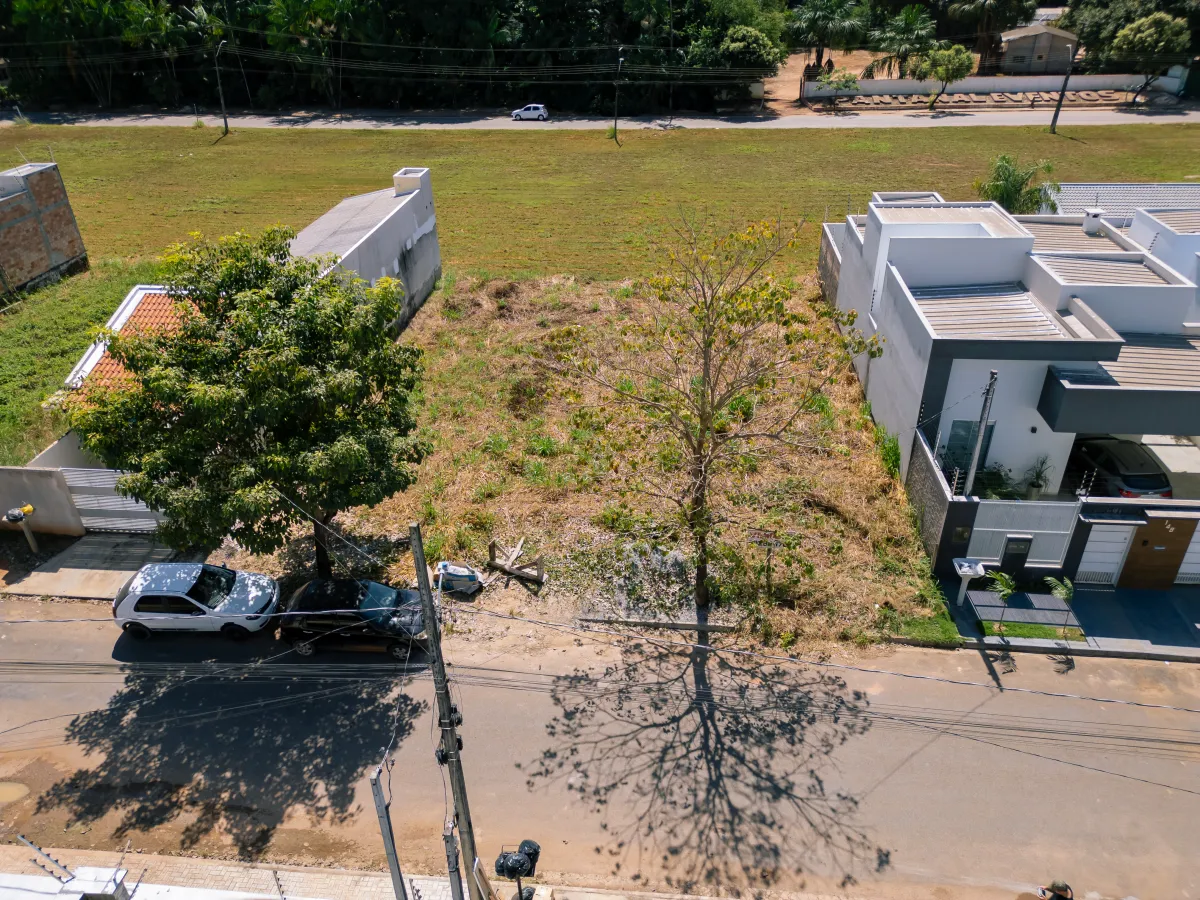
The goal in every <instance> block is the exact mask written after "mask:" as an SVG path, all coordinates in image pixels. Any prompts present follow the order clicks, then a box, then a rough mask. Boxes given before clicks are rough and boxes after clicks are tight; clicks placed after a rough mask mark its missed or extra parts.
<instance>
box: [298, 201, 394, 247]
mask: <svg viewBox="0 0 1200 900" xmlns="http://www.w3.org/2000/svg"><path fill="white" fill-rule="evenodd" d="M412 196H413V195H412V193H411V192H409V193H404V194H400V195H399V196H397V195H396V190H395V188H390V187H389V188H385V189H384V190H381V191H372V192H371V193H369V194H359V195H358V196H356V197H347V198H346V199H345V200H343V201H342V202H341V203H339V204H338V205H337V206H335V207H334V208H333V209H331V210H330V211H329V212H327V213H325V215H323V216H321V217H320V218H319V219H317V220H316V221H315V222H313V223H312V224H311V225H309V226H308V227H307V228H305V229H304V230H303V231H301V232H300V233H299V234H298V235H296V237H295V239H294V240H293V241H292V253H294V254H295V255H296V256H322V255H324V254H326V253H332V254H333V255H334V256H336V257H338V259H341V258H342V257H343V256H345V255H346V254H347V253H349V252H350V250H352V249H353V248H354V245H355V244H357V243H358V242H359V241H361V240H362V239H363V238H364V237H366V236H367V235H368V234H369V233H370V232H371V231H372V230H373V229H374V228H375V226H376V225H378V224H379V223H380V222H382V221H383V220H384V219H386V218H387V217H388V216H390V215H391V214H392V213H393V212H395V210H396V209H397V208H398V207H400V206H402V205H403V204H404V203H405V202H406V201H408V200H409V199H410V198H411V197H412Z"/></svg>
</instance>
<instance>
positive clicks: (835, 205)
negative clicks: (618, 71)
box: [0, 125, 1200, 464]
mask: <svg viewBox="0 0 1200 900" xmlns="http://www.w3.org/2000/svg"><path fill="white" fill-rule="evenodd" d="M218 138H220V133H219V132H218V131H217V130H215V129H211V128H209V129H188V128H161V129H159V128H126V129H119V128H86V127H41V126H38V127H24V128H0V163H3V164H4V165H5V166H8V165H13V164H17V163H20V162H21V156H20V154H19V153H18V149H19V150H20V151H21V152H23V153H24V154H25V155H26V156H28V157H29V158H30V159H41V158H46V157H48V156H49V150H48V149H47V148H51V149H52V150H53V154H54V157H55V159H57V161H58V163H59V165H60V166H61V168H62V172H63V176H64V178H65V180H66V183H67V187H68V190H69V191H70V195H71V201H72V204H73V206H74V209H75V215H76V218H77V219H78V221H79V224H80V228H81V230H82V232H83V237H84V241H85V242H86V244H87V247H88V251H89V253H90V255H91V258H92V261H93V265H94V269H93V272H92V273H90V274H88V275H86V276H81V277H77V278H74V279H71V280H70V281H69V282H67V283H66V284H62V285H58V286H55V287H52V288H50V289H48V290H45V291H42V292H40V293H38V294H37V295H35V296H33V297H31V298H29V299H27V300H25V301H24V302H23V303H22V304H20V305H18V306H17V307H15V308H14V309H13V310H11V311H8V312H3V313H0V464H11V463H21V462H24V461H26V460H27V459H28V458H29V457H30V456H32V455H33V453H34V452H36V451H37V450H38V449H40V448H41V446H42V445H43V444H44V442H45V440H46V439H47V438H48V437H50V436H52V435H53V434H54V432H55V431H56V430H57V429H58V428H59V426H60V423H58V422H57V421H56V420H54V419H53V417H50V416H47V414H45V413H44V412H43V411H42V410H41V409H40V406H39V404H40V402H41V400H42V399H43V397H45V396H46V395H47V394H49V393H51V392H53V391H54V390H56V389H57V388H58V387H59V385H60V384H61V381H62V378H63V377H64V376H65V375H66V374H67V373H68V372H69V371H70V368H71V366H72V365H73V364H74V362H75V360H76V359H77V358H78V355H79V353H80V352H81V351H82V350H83V348H84V347H86V345H87V343H88V332H89V329H90V328H91V327H93V326H95V325H98V324H102V323H103V322H104V320H105V319H106V318H107V316H108V315H109V314H110V313H111V312H112V310H113V309H114V308H115V307H116V305H117V303H119V302H120V299H121V297H123V296H124V294H125V292H126V291H127V290H128V287H129V285H131V284H133V283H136V282H137V281H139V280H147V279H150V278H152V277H153V274H152V268H150V267H147V266H145V265H144V264H143V261H144V260H148V259H151V258H153V257H154V256H156V255H157V254H158V253H159V252H160V251H161V250H162V249H163V247H164V246H165V245H167V244H169V243H170V242H172V241H176V240H180V239H182V238H184V237H185V236H186V235H187V233H188V232H191V231H197V230H198V231H204V232H207V233H209V234H219V233H225V232H229V231H233V230H236V229H239V228H245V229H257V228H261V227H263V226H265V225H268V224H272V223H275V222H284V223H287V224H290V225H294V226H303V225H305V224H307V223H308V222H310V221H312V219H314V218H315V217H316V216H318V215H320V214H321V213H323V212H324V211H326V210H327V209H329V208H330V207H331V206H333V205H334V204H335V203H336V202H337V201H338V200H340V199H341V198H343V197H345V196H348V195H350V194H355V193H361V192H363V191H369V190H376V189H379V188H382V187H385V186H387V184H388V183H389V178H390V175H391V173H392V172H393V171H394V170H396V169H398V168H400V167H401V166H406V165H408V166H411V165H424V166H430V167H431V168H432V169H433V183H434V192H435V198H436V199H435V202H436V204H437V214H438V230H439V235H440V238H441V244H442V254H443V260H444V264H445V266H446V268H447V270H449V271H457V272H460V273H475V274H479V273H492V274H503V275H508V276H519V275H523V274H553V273H565V274H572V275H575V276H577V277H580V278H584V279H589V278H591V279H606V280H607V279H622V278H627V277H634V276H639V275H643V274H646V273H647V272H649V271H650V270H651V268H652V266H653V255H652V253H651V252H650V246H649V244H650V237H649V235H650V234H651V233H652V232H653V231H654V230H655V229H657V228H661V227H663V225H664V224H665V223H669V222H670V221H671V220H672V219H673V218H674V217H675V216H677V215H678V211H679V209H680V207H687V208H691V209H708V210H710V211H712V212H713V213H714V214H716V215H720V216H728V217H730V219H731V221H733V220H736V219H745V218H757V217H764V216H775V215H783V216H785V217H787V218H789V219H797V218H800V217H803V218H806V219H807V220H809V221H810V222H812V223H814V224H815V223H817V222H819V221H820V220H821V219H822V218H823V217H824V216H825V214H826V212H827V211H828V213H829V215H830V216H831V217H833V218H837V217H839V216H841V215H844V213H845V211H846V208H847V204H849V205H850V206H851V207H853V208H854V209H857V210H860V211H861V209H862V208H863V207H864V205H865V203H866V201H867V199H868V197H869V195H870V192H871V191H872V190H876V189H885V188H891V189H925V188H936V189H938V190H940V191H941V192H942V193H943V194H944V195H945V196H947V197H948V198H950V199H966V198H970V197H972V196H973V192H972V188H971V182H972V181H973V180H974V179H975V178H976V177H978V176H979V174H980V173H981V172H983V170H984V168H985V166H986V164H987V162H988V160H989V159H990V158H991V157H993V156H994V155H995V154H996V153H998V152H1000V151H1005V152H1009V153H1015V154H1017V155H1019V156H1021V157H1022V158H1026V159H1036V158H1045V159H1049V160H1051V161H1052V162H1054V164H1055V166H1056V168H1055V176H1056V177H1059V178H1061V179H1063V180H1098V181H1104V180H1110V179H1126V180H1159V179H1171V180H1181V179H1183V178H1184V177H1185V176H1189V175H1197V174H1200V126H1189V125H1132V126H1120V127H1102V128H1070V129H1066V130H1065V131H1064V132H1063V133H1062V134H1060V135H1058V136H1057V137H1056V136H1053V135H1050V134H1047V133H1045V132H1044V131H1043V130H1040V129H1036V128H1011V129H997V128H983V129H974V128H947V129H894V130H874V131H872V130H848V131H833V130H830V131H817V130H813V131H785V130H780V131H753V132H751V131H741V130H721V131H686V130H680V131H674V132H658V131H634V132H626V133H625V135H624V136H623V139H622V146H621V147H619V148H618V147H617V146H616V145H615V144H614V143H613V142H612V141H610V140H607V139H606V138H605V137H604V136H603V134H602V133H600V132H569V131H551V132H546V131H538V132H532V131H531V132H524V133H521V132H508V131H505V132H498V131H497V132H488V131H461V132H457V131H456V132H450V131H315V130H314V131H300V130H296V131H284V130H275V131H270V130H258V131H254V130H249V131H244V132H235V133H233V134H231V135H230V136H229V137H227V138H224V139H220V140H218ZM816 247H817V229H816V228H815V227H813V225H810V226H809V227H808V228H807V229H806V230H805V232H804V240H803V241H802V242H801V245H800V246H799V247H798V248H797V249H796V250H795V251H794V252H793V253H792V254H791V255H790V256H789V257H787V258H786V259H785V260H784V262H785V265H786V266H787V267H788V268H791V269H793V270H795V271H807V270H809V269H810V268H811V267H812V264H813V263H814V261H815V258H816ZM112 260H122V261H123V262H120V263H116V262H110V261H112Z"/></svg>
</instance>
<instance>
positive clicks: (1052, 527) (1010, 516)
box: [967, 500, 1079, 565]
mask: <svg viewBox="0 0 1200 900" xmlns="http://www.w3.org/2000/svg"><path fill="white" fill-rule="evenodd" d="M1078 517H1079V504H1078V503H1056V502H1053V501H1046V502H1044V501H1041V500H1034V501H1029V502H1026V501H1023V500H980V501H979V512H978V513H976V515H975V525H974V528H973V529H972V531H971V543H970V545H969V547H968V549H967V556H970V557H972V558H974V559H982V560H985V561H987V562H999V561H1000V554H1001V553H1003V552H1004V541H1005V539H1006V538H1007V537H1008V535H1010V534H1032V535H1033V546H1032V547H1031V548H1030V550H1029V559H1028V562H1029V563H1030V564H1031V565H1062V562H1063V558H1064V557H1065V556H1066V554H1067V544H1068V543H1070V540H1071V533H1072V532H1073V531H1074V530H1075V521H1076V520H1077V519H1078Z"/></svg>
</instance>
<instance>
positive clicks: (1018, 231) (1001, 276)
mask: <svg viewBox="0 0 1200 900" xmlns="http://www.w3.org/2000/svg"><path fill="white" fill-rule="evenodd" d="M1129 187H1131V188H1135V186H1129ZM1198 205H1200V204H1198ZM1198 260H1200V213H1198V212H1197V211H1196V210H1194V209H1187V208H1162V207H1161V206H1158V205H1150V206H1139V207H1135V208H1133V209H1126V210H1120V211H1118V212H1117V214H1115V215H1111V216H1110V215H1109V214H1108V212H1107V211H1106V210H1105V209H1103V208H1099V207H1088V208H1086V209H1084V210H1081V211H1079V212H1077V213H1070V214H1049V213H1047V214H1041V215H1033V216H1013V215H1010V214H1009V213H1007V212H1006V211H1005V210H1003V209H1002V208H1000V207H999V206H997V205H996V204H993V203H983V202H972V203H949V202H946V201H944V200H943V199H942V197H941V196H940V195H938V194H936V193H929V192H922V193H903V192H900V193H887V192H881V193H876V194H874V195H873V196H872V199H871V202H870V203H869V204H868V207H867V212H866V213H865V214H864V215H856V216H847V218H846V220H845V221H843V222H836V223H833V222H831V223H826V224H825V225H824V226H823V230H822V235H821V262H820V277H821V282H822V287H823V289H824V292H825V296H826V298H827V299H828V300H829V301H830V302H832V303H834V304H836V306H837V307H838V308H839V309H841V310H843V311H847V312H848V311H850V310H854V311H855V312H856V314H857V320H856V327H859V328H861V329H862V330H863V331H864V332H865V333H866V334H868V335H871V334H879V335H880V337H881V338H883V340H884V342H885V343H884V345H883V347H884V350H883V354H882V356H880V357H878V358H877V359H867V358H865V357H863V358H859V359H857V360H856V361H855V366H856V369H857V372H858V375H859V378H860V380H861V382H862V385H863V388H864V391H865V393H866V396H867V399H868V400H869V401H870V403H871V408H872V413H873V415H874V416H875V419H876V422H877V423H878V424H880V425H882V426H883V427H885V428H886V429H887V430H888V431H889V432H890V433H892V434H895V435H897V436H898V437H899V440H900V446H901V450H902V460H901V473H902V477H903V478H904V479H905V482H906V484H907V486H908V488H909V495H910V498H911V500H912V502H913V503H914V506H915V507H916V509H917V511H918V514H919V516H920V519H921V532H922V539H923V541H924V543H925V545H926V548H927V549H928V551H929V553H930V555H931V557H932V558H933V561H934V565H935V569H936V571H937V572H938V573H939V574H943V575H947V574H952V573H953V571H954V568H953V560H954V559H956V558H971V559H979V560H983V561H985V562H987V563H990V564H994V565H1000V564H1002V563H1004V561H1005V560H1006V559H1012V560H1017V562H1016V563H1014V564H1016V565H1019V567H1020V568H1028V569H1030V570H1031V571H1033V572H1035V573H1036V572H1041V573H1044V574H1056V575H1062V574H1065V575H1067V576H1068V577H1071V578H1077V579H1081V580H1084V581H1108V582H1113V583H1123V584H1125V585H1127V586H1134V587H1136V586H1147V585H1149V584H1151V583H1154V584H1159V583H1161V582H1162V580H1163V579H1164V578H1166V577H1168V576H1169V577H1170V578H1171V579H1172V583H1173V582H1174V580H1180V579H1182V580H1188V579H1190V578H1193V577H1195V578H1197V579H1198V580H1200V539H1198V540H1197V542H1196V544H1195V546H1194V547H1193V545H1192V541H1191V538H1192V536H1193V534H1194V533H1195V530H1196V529H1195V526H1196V522H1197V520H1198V519H1200V477H1195V476H1200V437H1192V436H1196V435H1200V292H1198V290H1197V287H1196V283H1197V282H1196V279H1197V277H1198V274H1200V273H1198V272H1197V263H1198ZM989 383H991V385H992V387H991V389H990V390H989V389H988V385H989ZM985 399H987V400H988V402H989V403H990V408H989V410H988V413H987V419H986V423H985V425H984V428H983V429H982V434H981V428H980V422H981V419H982V416H983V407H984V402H985ZM1108 438H1111V439H1113V440H1115V441H1119V442H1121V446H1122V447H1133V448H1135V449H1134V451H1133V452H1136V453H1142V452H1144V453H1145V454H1148V455H1149V456H1150V457H1153V458H1154V459H1155V460H1157V463H1156V464H1157V465H1158V466H1159V467H1160V468H1161V469H1162V471H1163V473H1165V474H1166V475H1167V476H1168V477H1169V479H1170V490H1169V491H1162V492H1159V493H1158V494H1157V495H1152V494H1150V493H1148V492H1142V493H1138V492H1128V491H1127V492H1125V493H1127V494H1129V495H1128V496H1119V494H1120V493H1121V491H1117V490H1109V488H1111V484H1106V483H1105V479H1103V478H1102V479H1100V483H1097V480H1096V476H1097V474H1098V470H1097V469H1092V470H1090V471H1089V470H1088V469H1087V467H1086V466H1081V465H1080V462H1079V460H1080V456H1079V454H1078V451H1079V449H1080V446H1081V445H1080V442H1081V441H1085V440H1096V439H1101V440H1103V439H1108ZM1181 460H1183V462H1181ZM1193 463H1195V469H1196V472H1195V475H1193V473H1191V472H1190V471H1188V469H1189V468H1190V467H1191V466H1192V464H1193ZM1107 493H1113V494H1117V496H1106V495H1105V494H1107ZM1168 494H1169V496H1167V495H1168ZM1035 498H1036V499H1035ZM1168 526H1169V527H1168ZM1164 529H1166V530H1165V531H1164ZM1160 532H1161V533H1160ZM1185 533H1186V536H1187V540H1186V541H1183V542H1182V544H1181V543H1180V542H1181V541H1182V538H1183V536H1184V535H1185ZM1162 534H1169V535H1171V540H1170V541H1164V540H1162V539H1161V538H1162ZM1143 542H1145V543H1144V544H1143ZM1143 545H1144V546H1146V547H1150V548H1152V549H1151V550H1149V551H1146V552H1147V553H1148V554H1149V556H1148V557H1147V558H1146V559H1144V560H1143V559H1142V553H1141V550H1140V548H1142V547H1143ZM1159 547H1162V548H1165V549H1163V550H1154V549H1153V548H1159ZM1018 552H1019V553H1024V554H1025V555H1024V556H1023V557H1021V558H1020V559H1019V560H1018V558H1017V556H1015V555H1014V554H1016V553H1018ZM1139 573H1140V574H1139ZM1164 573H1165V574H1164Z"/></svg>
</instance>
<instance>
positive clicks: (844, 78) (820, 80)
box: [817, 69, 858, 103]
mask: <svg viewBox="0 0 1200 900" xmlns="http://www.w3.org/2000/svg"><path fill="white" fill-rule="evenodd" d="M817 84H819V85H820V86H821V87H823V88H826V89H828V90H831V91H833V102H834V103H837V99H838V97H840V96H841V95H842V91H857V90H858V76H857V75H855V74H854V73H853V72H851V71H850V70H849V69H834V70H833V71H832V72H827V71H822V72H821V74H820V75H818V76H817Z"/></svg>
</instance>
